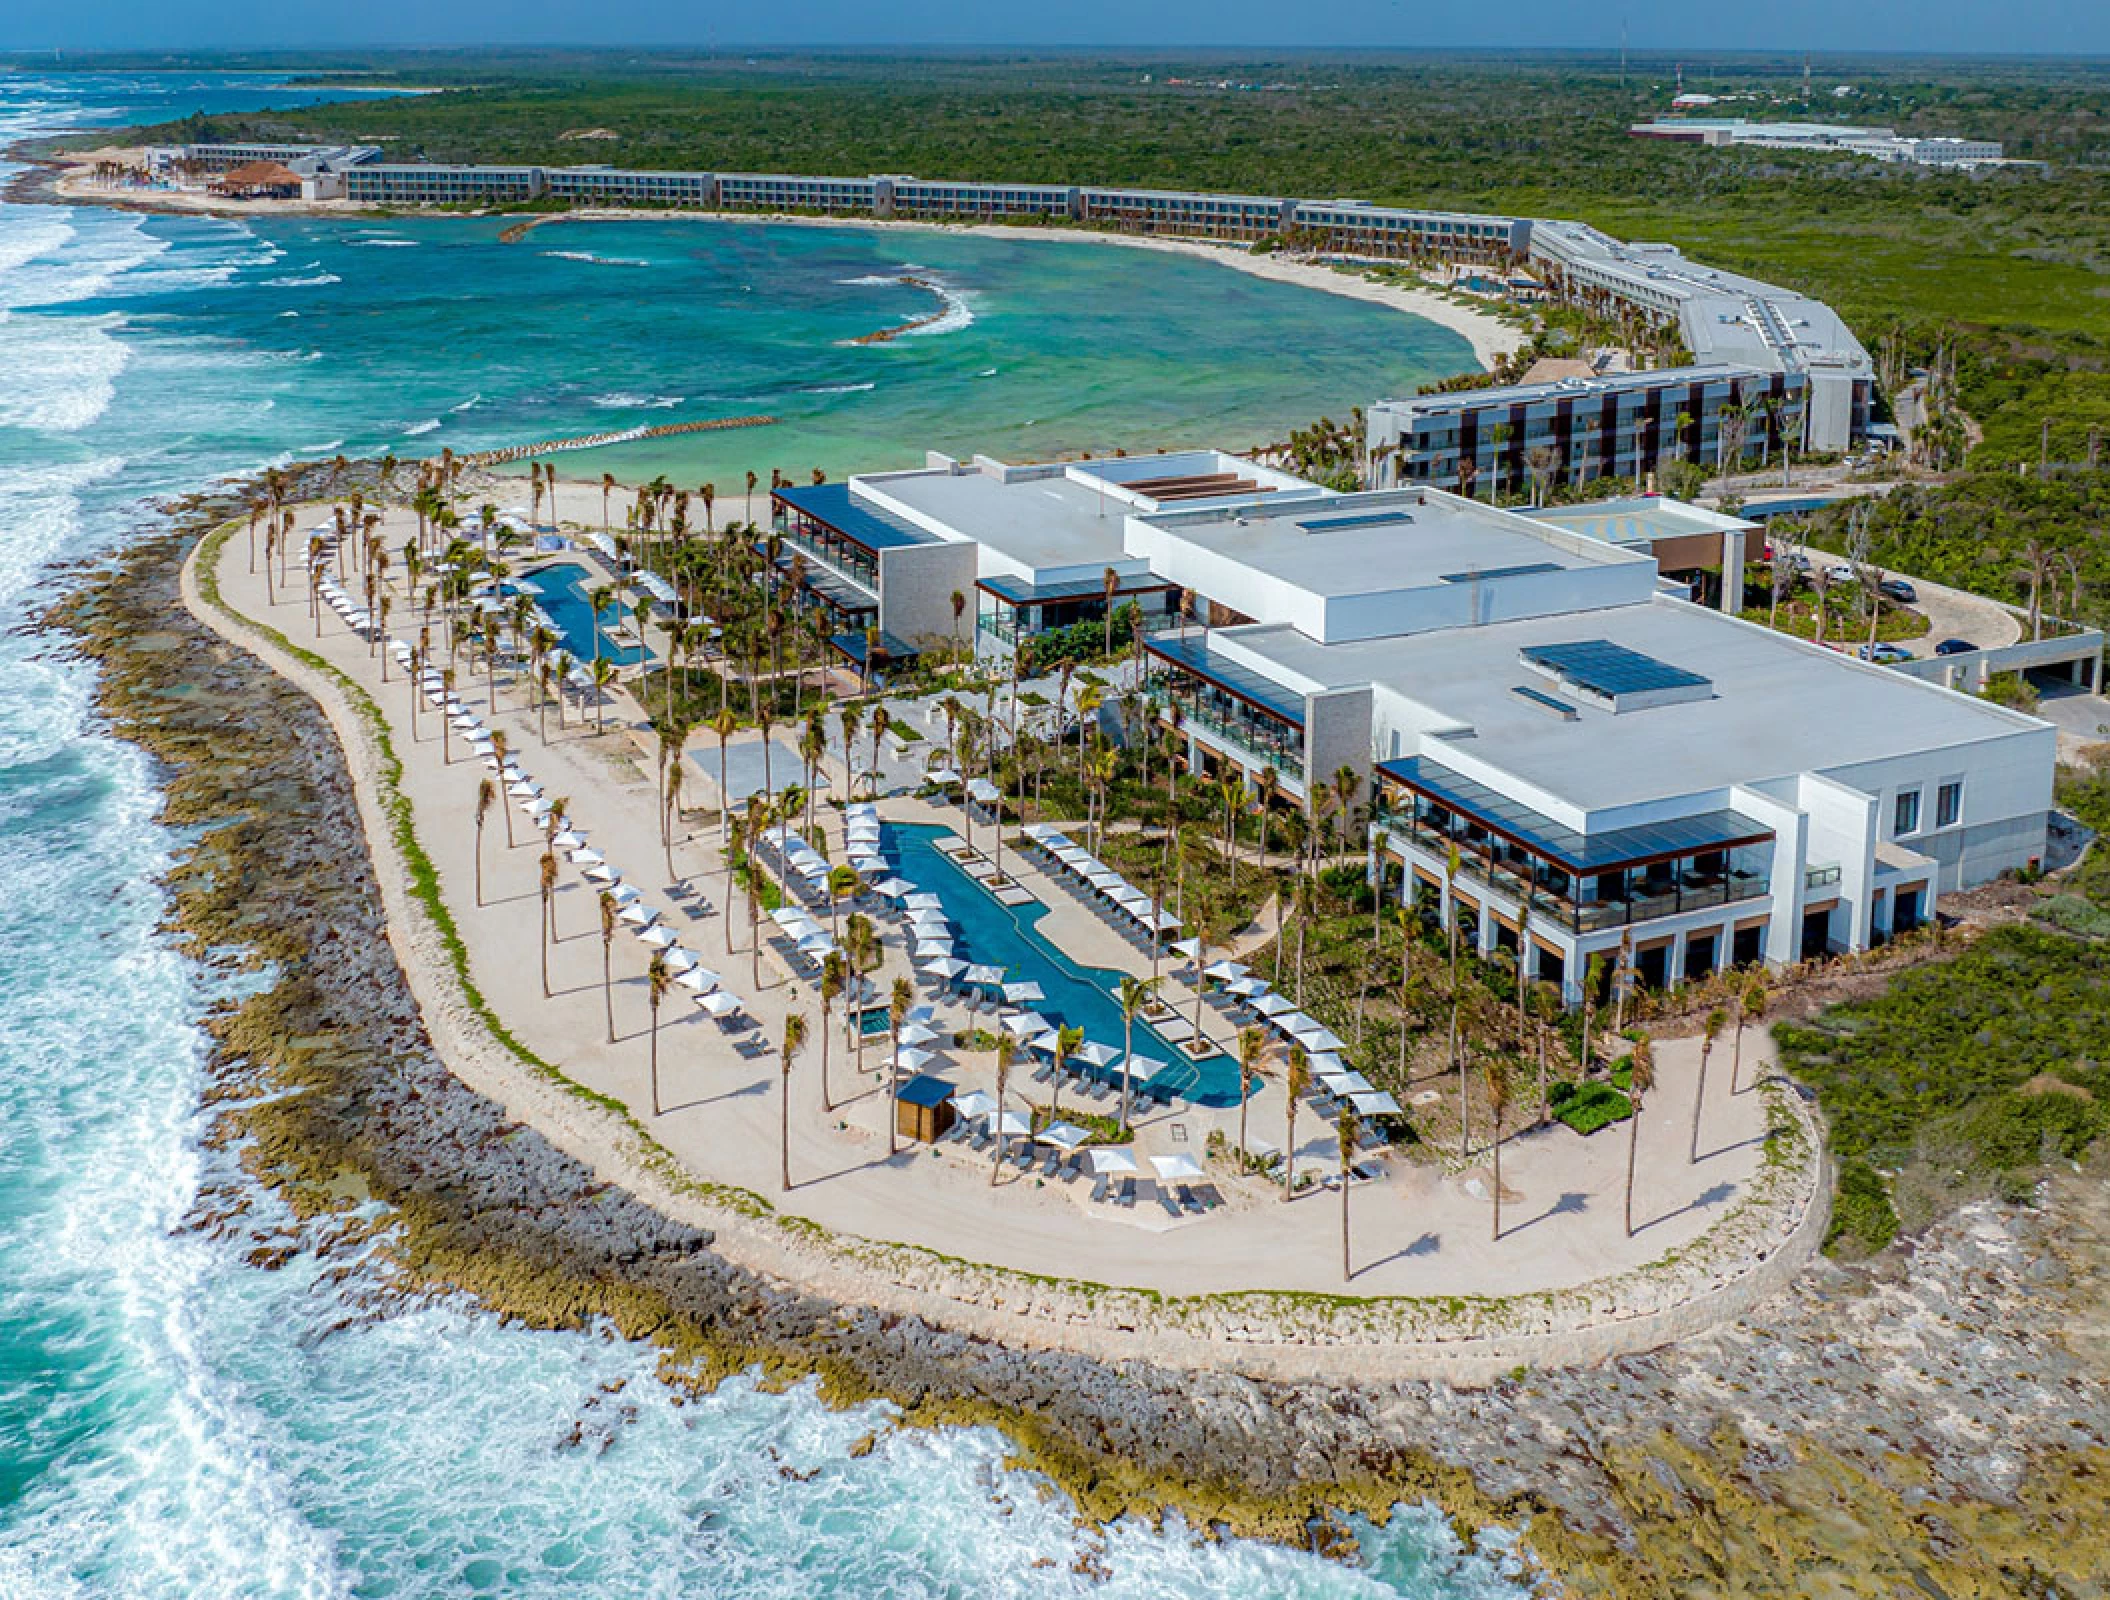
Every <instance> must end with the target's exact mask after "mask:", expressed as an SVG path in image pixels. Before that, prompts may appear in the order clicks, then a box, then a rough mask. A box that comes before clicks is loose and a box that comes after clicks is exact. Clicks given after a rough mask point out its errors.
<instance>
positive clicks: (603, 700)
mask: <svg viewBox="0 0 2110 1600" xmlns="http://www.w3.org/2000/svg"><path fill="white" fill-rule="evenodd" d="M586 670H587V676H588V678H589V679H590V680H591V682H592V684H593V731H594V732H595V733H605V732H606V731H607V730H608V719H607V710H608V691H609V689H610V688H611V687H612V686H613V685H614V683H615V663H614V662H613V661H610V660H608V659H607V658H606V657H605V656H597V657H595V658H594V663H593V665H592V666H591V667H588V668H587V669H586Z"/></svg>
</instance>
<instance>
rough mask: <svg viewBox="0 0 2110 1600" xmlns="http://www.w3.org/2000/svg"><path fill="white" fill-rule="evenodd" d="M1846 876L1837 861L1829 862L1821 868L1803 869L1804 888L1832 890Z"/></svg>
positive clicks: (1820, 866)
mask: <svg viewBox="0 0 2110 1600" xmlns="http://www.w3.org/2000/svg"><path fill="white" fill-rule="evenodd" d="M1844 876H1845V873H1844V872H1843V870H1842V869H1841V868H1840V866H1839V863H1838V862H1836V861H1827V862H1824V863H1823V864H1821V865H1819V866H1814V867H1805V868H1803V869H1802V886H1803V888H1805V889H1830V888H1833V887H1835V886H1836V885H1837V884H1838V882H1839V880H1840V879H1841V878H1842V877H1844Z"/></svg>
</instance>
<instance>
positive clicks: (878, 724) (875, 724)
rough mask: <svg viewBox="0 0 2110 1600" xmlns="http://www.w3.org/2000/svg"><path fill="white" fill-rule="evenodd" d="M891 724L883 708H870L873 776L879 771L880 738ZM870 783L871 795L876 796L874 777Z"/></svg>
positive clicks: (891, 717) (889, 717)
mask: <svg viewBox="0 0 2110 1600" xmlns="http://www.w3.org/2000/svg"><path fill="white" fill-rule="evenodd" d="M893 722H894V719H893V716H892V714H891V713H889V712H888V710H887V708H886V707H885V706H874V707H873V708H872V771H873V772H874V773H875V774H876V773H877V772H878V771H879V740H880V737H881V735H883V734H884V733H885V732H886V731H887V729H888V728H890V727H892V726H893ZM872 782H873V793H875V794H876V793H878V782H879V780H878V778H877V777H876V776H875V777H874V778H873V780H872Z"/></svg>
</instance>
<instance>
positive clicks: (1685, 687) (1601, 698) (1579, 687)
mask: <svg viewBox="0 0 2110 1600" xmlns="http://www.w3.org/2000/svg"><path fill="white" fill-rule="evenodd" d="M1518 656H1519V658H1520V659H1521V660H1522V661H1523V663H1524V665H1525V666H1527V667H1529V668H1531V669H1532V670H1533V671H1534V672H1538V673H1541V674H1543V675H1544V676H1545V677H1547V678H1550V679H1551V680H1552V681H1553V682H1554V683H1556V684H1558V685H1559V686H1560V687H1561V688H1563V689H1565V690H1567V691H1568V692H1569V693H1570V694H1572V695H1575V696H1576V697H1577V698H1578V699H1582V700H1588V701H1592V702H1594V703H1596V704H1598V705H1601V706H1604V707H1606V708H1607V709H1609V710H1611V711H1612V712H1614V713H1615V714H1616V713H1618V712H1622V711H1645V710H1647V709H1648V708H1649V707H1651V706H1674V705H1682V704H1684V703H1685V702H1686V701H1688V700H1711V699H1713V698H1714V684H1713V683H1712V682H1711V681H1710V680H1708V679H1706V678H1703V677H1701V676H1700V675H1699V674H1698V673H1697V672H1687V671H1686V670H1685V669H1684V668H1683V667H1674V666H1672V665H1670V663H1669V662H1667V661H1658V660H1657V659H1656V658H1655V657H1654V656H1648V655H1643V654H1642V653H1641V652H1640V651H1638V650H1629V649H1627V647H1626V646H1625V645H1619V644H1614V643H1612V641H1611V640H1609V639H1577V640H1575V641H1573V642H1571V643H1567V644H1541V645H1527V646H1526V647H1525V648H1524V649H1522V650H1521V651H1519V652H1518Z"/></svg>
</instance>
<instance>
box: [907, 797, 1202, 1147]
mask: <svg viewBox="0 0 2110 1600" xmlns="http://www.w3.org/2000/svg"><path fill="white" fill-rule="evenodd" d="M948 831H949V830H947V829H945V828H943V827H940V826H938V825H936V824H934V823H888V824H887V825H886V828H885V830H884V832H883V834H882V839H883V841H884V844H885V847H886V853H887V854H889V855H890V856H891V857H892V859H893V862H894V864H895V866H896V867H897V868H898V869H899V870H900V873H901V876H902V877H904V878H906V879H908V880H909V881H910V882H912V883H914V884H915V885H916V886H917V887H918V888H922V889H928V890H929V891H930V892H931V893H932V894H934V895H936V896H937V897H938V899H939V900H940V901H941V902H942V903H943V905H944V907H945V915H946V916H947V918H949V919H950V920H951V922H952V925H953V927H954V928H955V929H957V930H958V934H959V937H958V940H957V946H958V949H959V953H960V959H961V960H963V961H969V962H974V963H977V964H981V965H987V966H995V967H1002V968H1003V969H1004V976H1005V978H1006V979H1007V980H1008V981H1010V982H1013V983H1021V982H1031V983H1037V984H1039V985H1040V988H1041V993H1042V995H1043V997H1044V998H1042V999H1039V1000H1036V1001H1034V1002H1033V1009H1034V1010H1035V1011H1038V1012H1039V1013H1040V1014H1041V1015H1042V1016H1044V1017H1046V1018H1047V1019H1048V1020H1049V1021H1050V1022H1055V1023H1060V1024H1062V1025H1063V1026H1066V1027H1077V1028H1082V1029H1083V1030H1084V1036H1085V1038H1087V1039H1089V1040H1091V1041H1092V1042H1093V1043H1095V1044H1103V1045H1109V1046H1111V1047H1112V1048H1113V1049H1115V1050H1119V1049H1120V1048H1121V1037H1122V1023H1121V1007H1120V1003H1119V1002H1118V1001H1116V1000H1115V998H1114V994H1115V991H1116V990H1117V988H1118V987H1119V985H1120V982H1121V977H1122V974H1121V973H1119V972H1115V971H1110V970H1108V969H1107V968H1104V967H1083V966H1079V965H1078V964H1077V963H1076V962H1075V961H1073V960H1071V959H1070V957H1069V956H1068V955H1066V954H1065V953H1064V952H1063V951H1062V949H1061V948H1060V947H1059V946H1058V945H1056V944H1055V943H1054V942H1053V941H1052V940H1050V939H1049V938H1047V936H1046V935H1044V934H1043V933H1042V932H1041V931H1040V929H1039V927H1038V926H1037V924H1038V923H1039V921H1040V919H1041V918H1042V917H1044V916H1046V915H1047V911H1048V908H1047V907H1046V906H1044V905H1041V904H1040V903H1039V902H1038V901H1034V902H1032V903H1030V904H1027V905H1022V906H1007V905H1004V904H1003V903H1002V902H1000V901H999V900H998V899H997V898H996V897H995V896H994V895H992V894H991V893H990V892H989V891H988V890H987V889H984V888H983V887H982V886H981V885H980V884H978V883H976V882H975V881H974V880H973V879H972V878H970V877H969V876H968V875H967V874H966V872H965V871H964V870H963V869H962V868H961V867H960V865H959V864H958V863H957V862H955V861H954V860H952V858H951V857H949V856H947V855H946V854H945V853H944V852H943V851H942V850H940V849H939V848H938V839H939V836H940V835H942V834H944V833H946V832H948ZM1135 1040H1136V1058H1137V1066H1138V1068H1139V1069H1140V1067H1141V1065H1142V1063H1143V1062H1145V1061H1148V1062H1152V1063H1154V1064H1155V1067H1156V1070H1155V1071H1153V1072H1152V1073H1151V1074H1150V1075H1149V1076H1148V1077H1147V1078H1145V1077H1142V1076H1140V1073H1139V1076H1138V1078H1137V1082H1138V1084H1147V1085H1149V1086H1150V1087H1151V1088H1153V1089H1160V1090H1163V1091H1165V1092H1167V1093H1170V1094H1175V1095H1178V1096H1179V1097H1180V1098H1181V1099H1183V1100H1191V1101H1193V1102H1194V1103H1195V1104H1197V1105H1204V1106H1235V1105H1236V1104H1238V1064H1237V1063H1236V1062H1235V1061H1233V1060H1232V1059H1231V1058H1230V1057H1229V1056H1225V1055H1216V1056H1213V1057H1211V1058H1210V1059H1209V1060H1207V1061H1202V1062H1192V1061H1183V1060H1181V1059H1179V1058H1178V1055H1177V1053H1176V1052H1175V1051H1174V1050H1173V1048H1172V1047H1171V1046H1170V1045H1168V1044H1166V1043H1165V1041H1164V1040H1162V1039H1160V1038H1159V1037H1158V1036H1157V1034H1156V1033H1155V1032H1153V1031H1152V1030H1151V1028H1150V1025H1149V1024H1148V1023H1145V1022H1138V1023H1137V1024H1136V1035H1135Z"/></svg>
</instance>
